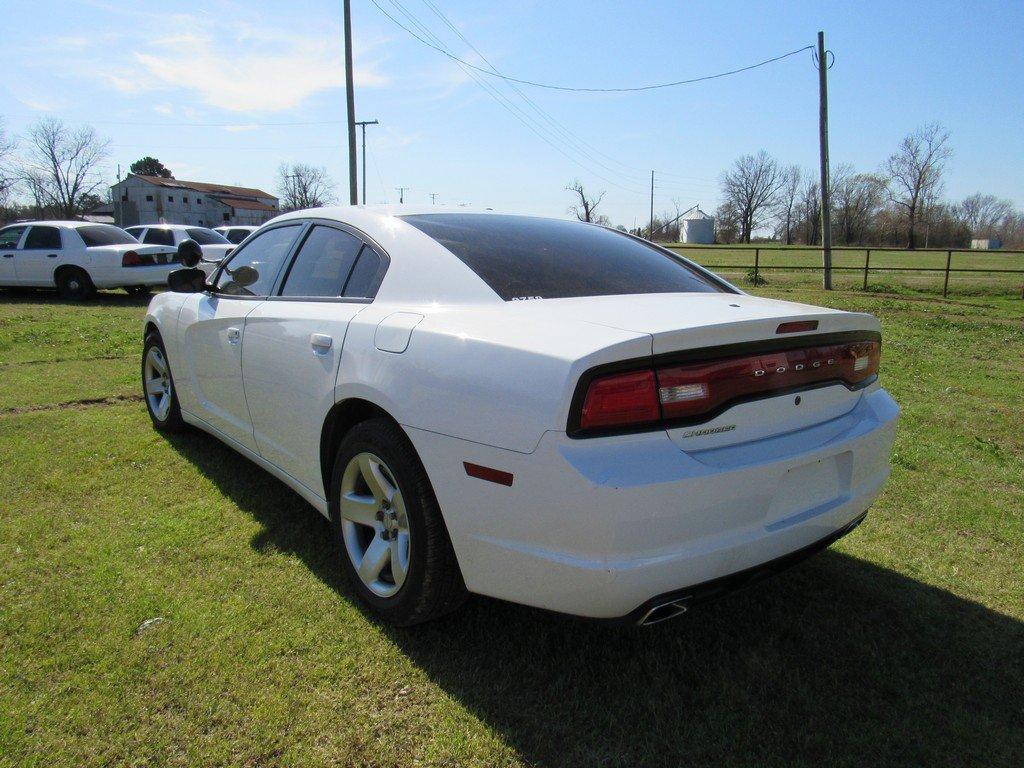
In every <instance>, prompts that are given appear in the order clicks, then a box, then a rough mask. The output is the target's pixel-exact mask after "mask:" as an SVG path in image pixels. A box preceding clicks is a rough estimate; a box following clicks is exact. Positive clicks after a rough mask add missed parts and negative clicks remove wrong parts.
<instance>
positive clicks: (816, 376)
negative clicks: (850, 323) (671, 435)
mask: <svg viewBox="0 0 1024 768" xmlns="http://www.w3.org/2000/svg"><path fill="white" fill-rule="evenodd" d="M880 349H881V347H880V345H879V343H878V342H877V341H863V342H854V343H851V344H827V345H822V346H817V347H805V348H804V349H793V350H787V351H782V352H771V353H767V354H760V355H750V356H745V357H736V358H731V359H728V360H718V361H716V362H712V363H693V364H689V365H676V366H671V367H668V368H661V369H659V370H658V396H659V399H660V401H661V407H662V411H663V413H664V416H665V418H666V419H676V418H686V417H693V416H699V415H701V414H704V413H707V412H708V411H713V410H715V409H716V408H718V407H720V406H723V405H725V404H727V403H729V402H732V401H734V400H739V399H741V398H745V397H749V396H751V395H759V394H763V393H770V392H773V391H776V390H780V389H791V388H793V387H802V386H807V385H810V384H815V383H818V382H825V381H836V380H841V381H845V382H846V383H848V384H859V383H861V382H863V381H865V380H866V379H868V378H870V377H871V376H874V375H875V374H876V373H877V372H878V361H879V353H880Z"/></svg>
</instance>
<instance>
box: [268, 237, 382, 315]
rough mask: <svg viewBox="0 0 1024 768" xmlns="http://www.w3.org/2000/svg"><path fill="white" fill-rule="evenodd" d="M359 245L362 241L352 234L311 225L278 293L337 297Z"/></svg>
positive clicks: (357, 256) (343, 286)
mask: <svg viewBox="0 0 1024 768" xmlns="http://www.w3.org/2000/svg"><path fill="white" fill-rule="evenodd" d="M362 248H363V241H362V240H360V239H359V238H358V237H356V236H355V235H350V234H349V233H348V232H343V231H342V230H340V229H333V228H331V227H322V226H316V227H313V230H312V231H311V232H310V233H309V237H307V238H306V241H305V242H304V243H303V244H302V248H301V249H299V253H298V255H296V257H295V260H294V261H293V262H292V266H291V269H289V271H288V277H287V278H285V282H284V288H283V289H282V290H281V295H282V296H320V297H332V296H334V297H337V296H341V295H342V294H343V292H344V290H345V284H346V283H347V282H348V279H349V275H350V274H351V273H352V267H354V266H355V263H356V259H357V258H359V251H360V250H362Z"/></svg>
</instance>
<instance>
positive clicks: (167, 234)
mask: <svg viewBox="0 0 1024 768" xmlns="http://www.w3.org/2000/svg"><path fill="white" fill-rule="evenodd" d="M142 242H144V243H148V244H149V245H174V233H173V232H171V230H169V229H159V228H150V229H148V230H146V236H145V237H144V238H143V239H142Z"/></svg>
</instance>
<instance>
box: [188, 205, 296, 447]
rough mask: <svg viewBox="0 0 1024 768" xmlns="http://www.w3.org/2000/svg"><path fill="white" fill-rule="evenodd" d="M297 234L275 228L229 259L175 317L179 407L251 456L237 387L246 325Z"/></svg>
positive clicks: (270, 287) (247, 421)
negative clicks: (182, 371) (183, 381)
mask: <svg viewBox="0 0 1024 768" xmlns="http://www.w3.org/2000/svg"><path fill="white" fill-rule="evenodd" d="M301 229H302V225H300V224H292V225H288V226H282V227H275V228H274V229H271V230H268V231H267V232H265V233H264V234H263V235H261V236H260V237H259V238H256V239H255V240H253V241H252V242H251V243H250V244H249V245H247V246H246V247H245V248H242V249H239V250H238V251H237V252H236V253H235V254H233V255H232V258H231V260H230V261H229V262H228V263H227V264H225V266H224V268H223V269H221V270H220V272H218V274H217V277H216V286H215V290H214V291H211V292H207V293H202V294H196V295H195V296H193V297H192V298H191V299H190V300H189V301H188V302H186V304H185V306H183V307H182V311H181V315H180V316H179V321H178V322H179V337H180V341H181V350H182V352H183V357H184V360H185V365H186V369H187V374H186V375H187V377H188V379H187V386H186V387H179V395H180V397H181V405H182V408H184V409H185V410H186V411H189V412H191V413H194V414H195V415H196V416H198V417H200V418H201V419H203V420H204V421H205V422H207V423H208V424H209V425H210V426H212V427H214V428H215V429H217V430H218V431H220V432H221V433H223V434H224V435H226V436H227V437H229V438H231V439H232V440H235V441H236V442H238V443H240V444H241V445H243V446H245V447H246V448H248V449H249V450H251V451H256V450H257V447H256V441H255V439H254V438H253V432H252V422H251V420H250V418H249V409H248V406H247V405H246V399H245V389H244V387H243V384H242V348H243V343H244V340H245V337H246V334H247V328H246V319H247V317H248V316H249V315H250V313H252V312H253V311H254V310H255V309H257V308H258V307H259V306H260V305H262V304H263V303H264V302H265V301H266V297H267V296H269V295H270V293H271V291H272V290H273V287H274V284H275V282H276V280H277V276H278V272H279V271H280V269H281V266H282V265H283V264H284V262H285V259H286V257H287V256H288V254H289V253H290V252H291V248H292V246H293V244H294V242H295V239H296V237H297V236H298V233H299V231H300V230H301Z"/></svg>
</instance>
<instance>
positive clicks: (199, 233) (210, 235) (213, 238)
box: [185, 227, 230, 245]
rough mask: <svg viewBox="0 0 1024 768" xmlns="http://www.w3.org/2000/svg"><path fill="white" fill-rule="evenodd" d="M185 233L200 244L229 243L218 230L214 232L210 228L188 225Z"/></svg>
mask: <svg viewBox="0 0 1024 768" xmlns="http://www.w3.org/2000/svg"><path fill="white" fill-rule="evenodd" d="M185 233H186V234H187V235H188V236H189V237H190V238H191V239H192V240H195V241H196V242H197V243H199V244H200V245H229V244H230V241H229V240H227V239H226V238H225V237H224V235H222V234H221V233H220V232H214V231H213V230H212V229H206V227H189V228H188V229H186V230H185Z"/></svg>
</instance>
